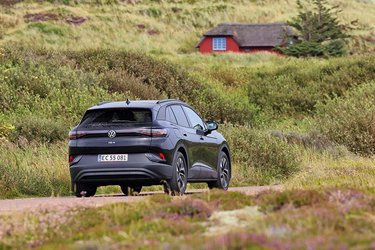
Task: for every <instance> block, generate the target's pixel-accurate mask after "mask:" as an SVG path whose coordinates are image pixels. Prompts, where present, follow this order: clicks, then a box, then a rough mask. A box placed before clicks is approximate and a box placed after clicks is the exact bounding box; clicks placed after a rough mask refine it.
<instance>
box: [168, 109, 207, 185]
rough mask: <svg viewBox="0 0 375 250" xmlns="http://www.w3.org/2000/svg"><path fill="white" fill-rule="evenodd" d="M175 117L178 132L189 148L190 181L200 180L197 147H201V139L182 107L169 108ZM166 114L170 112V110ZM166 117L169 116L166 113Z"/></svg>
mask: <svg viewBox="0 0 375 250" xmlns="http://www.w3.org/2000/svg"><path fill="white" fill-rule="evenodd" d="M169 107H170V109H171V111H172V113H173V115H174V116H175V118H176V121H177V124H178V130H179V133H180V136H179V137H180V138H182V140H183V141H184V144H185V146H186V147H187V154H188V157H189V159H188V162H189V164H188V165H189V170H188V179H190V180H194V179H199V177H200V168H199V165H197V159H196V154H197V152H196V151H197V150H198V149H197V146H198V145H199V144H198V143H197V142H198V140H199V137H197V135H196V133H195V132H194V130H193V129H191V127H190V123H189V121H188V119H187V117H186V115H185V112H184V111H183V109H182V107H181V105H177V104H175V105H171V106H169ZM169 107H167V110H166V112H169V110H168V108H169ZM166 115H169V114H168V113H166Z"/></svg>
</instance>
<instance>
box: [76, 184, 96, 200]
mask: <svg viewBox="0 0 375 250" xmlns="http://www.w3.org/2000/svg"><path fill="white" fill-rule="evenodd" d="M96 189H97V187H96V186H94V185H90V184H83V183H76V191H75V195H76V196H77V197H91V196H94V195H95V193H96Z"/></svg>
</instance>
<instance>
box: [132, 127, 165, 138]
mask: <svg viewBox="0 0 375 250" xmlns="http://www.w3.org/2000/svg"><path fill="white" fill-rule="evenodd" d="M138 132H139V133H140V134H143V135H147V136H151V137H165V136H167V134H168V131H167V130H166V129H164V128H152V129H140V130H139V131H138Z"/></svg>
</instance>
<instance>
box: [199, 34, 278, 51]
mask: <svg viewBox="0 0 375 250" xmlns="http://www.w3.org/2000/svg"><path fill="white" fill-rule="evenodd" d="M226 39H227V50H225V51H214V50H212V37H205V38H204V40H203V41H202V42H201V43H200V45H199V51H200V52H201V53H202V54H207V53H225V52H238V53H259V52H267V53H272V54H276V55H281V53H280V52H278V51H275V50H273V49H274V48H273V47H250V48H240V47H239V46H238V44H237V42H236V41H235V40H234V39H233V38H232V37H226Z"/></svg>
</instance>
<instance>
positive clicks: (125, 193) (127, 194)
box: [120, 185, 129, 196]
mask: <svg viewBox="0 0 375 250" xmlns="http://www.w3.org/2000/svg"><path fill="white" fill-rule="evenodd" d="M120 187H121V191H122V192H123V193H124V195H125V196H129V187H128V186H125V185H121V186H120Z"/></svg>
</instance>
